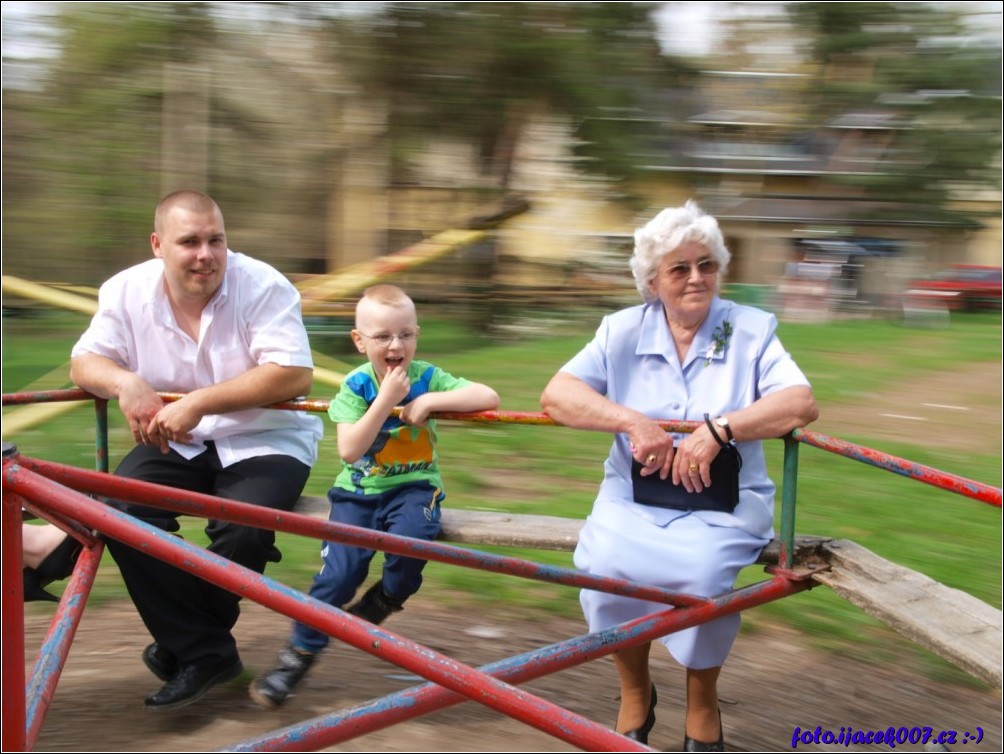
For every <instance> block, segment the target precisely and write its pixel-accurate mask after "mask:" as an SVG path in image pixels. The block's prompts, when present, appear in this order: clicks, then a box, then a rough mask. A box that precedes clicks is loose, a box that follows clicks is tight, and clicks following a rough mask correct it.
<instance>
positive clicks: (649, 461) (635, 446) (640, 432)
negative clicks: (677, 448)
mask: <svg viewBox="0 0 1004 754" xmlns="http://www.w3.org/2000/svg"><path fill="white" fill-rule="evenodd" d="M627 436H628V441H629V442H630V447H631V455H632V456H633V457H634V459H635V460H636V461H637V462H638V463H640V464H641V465H642V470H641V475H642V476H651V475H652V474H656V473H658V474H659V478H660V479H666V478H667V477H669V474H670V471H671V470H672V468H673V457H674V455H675V453H674V450H673V436H672V435H670V434H668V433H667V432H666V430H664V429H663V428H662V427H660V426H659V424H658V423H657V422H654V421H652V420H651V419H646V418H644V417H641V418H640V419H638V420H637V421H636V422H634V423H633V424H632V425H631V426H630V428H629V429H628V432H627Z"/></svg>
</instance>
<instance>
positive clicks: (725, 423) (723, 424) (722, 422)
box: [715, 416, 729, 427]
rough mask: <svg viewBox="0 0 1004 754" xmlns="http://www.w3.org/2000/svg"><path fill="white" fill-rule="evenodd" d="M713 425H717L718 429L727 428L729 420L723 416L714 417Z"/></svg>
mask: <svg viewBox="0 0 1004 754" xmlns="http://www.w3.org/2000/svg"><path fill="white" fill-rule="evenodd" d="M715 424H717V425H718V426H719V427H727V426H729V420H728V419H726V418H725V417H724V416H716V417H715Z"/></svg>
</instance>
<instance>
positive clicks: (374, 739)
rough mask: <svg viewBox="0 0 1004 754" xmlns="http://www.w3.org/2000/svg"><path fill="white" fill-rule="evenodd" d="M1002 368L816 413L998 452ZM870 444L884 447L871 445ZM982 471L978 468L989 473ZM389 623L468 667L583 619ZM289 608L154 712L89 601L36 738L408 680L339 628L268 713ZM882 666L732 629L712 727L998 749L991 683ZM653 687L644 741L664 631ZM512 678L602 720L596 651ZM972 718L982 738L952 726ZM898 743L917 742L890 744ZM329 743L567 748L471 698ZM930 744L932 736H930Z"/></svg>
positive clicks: (497, 617)
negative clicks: (206, 680) (265, 676)
mask: <svg viewBox="0 0 1004 754" xmlns="http://www.w3.org/2000/svg"><path fill="white" fill-rule="evenodd" d="M1000 386H1001V367H1000V364H990V365H987V366H986V367H985V368H983V369H979V370H974V371H971V372H969V373H967V374H964V375H960V374H948V373H945V374H936V375H932V376H928V377H924V378H921V379H917V380H913V381H912V382H911V383H910V384H909V385H902V386H900V388H899V389H897V390H896V391H889V392H888V393H885V394H880V395H879V394H876V395H872V396H866V397H865V398H864V399H859V400H857V401H856V402H855V403H854V405H835V406H826V407H824V409H823V415H822V417H821V419H820V421H819V422H818V423H817V424H816V425H814V426H813V427H812V428H813V429H815V430H817V431H819V432H822V433H824V434H830V435H834V436H837V437H852V436H855V435H861V434H867V435H868V436H870V437H875V438H877V439H879V440H889V441H897V442H898V441H903V442H910V443H914V444H921V445H930V446H931V447H936V446H941V447H945V446H946V445H948V446H950V447H953V448H957V449H958V450H960V451H963V452H981V453H988V452H993V450H994V449H996V450H997V451H998V452H999V451H1000V443H1001V392H1000V391H1001V388H1000ZM878 449H880V450H881V448H878ZM989 481H992V480H989ZM28 612H29V614H28V616H27V617H26V622H27V626H26V646H27V647H28V652H27V654H28V660H27V663H26V670H28V671H30V667H31V663H32V662H33V661H34V651H35V650H36V649H37V647H38V646H39V644H40V643H41V641H42V637H43V635H44V633H45V631H46V630H47V628H48V623H49V619H50V617H51V608H50V607H49V606H45V605H37V604H34V605H31V606H30V609H29V611H28ZM387 628H388V629H389V630H391V631H393V632H395V633H397V634H399V635H401V636H405V637H408V638H410V639H412V640H414V641H416V642H419V643H421V644H424V645H426V646H428V647H430V648H431V649H434V650H436V651H438V652H441V653H443V654H445V655H447V656H449V657H451V658H453V659H455V660H457V661H459V662H462V663H466V664H469V665H471V666H478V665H482V664H485V663H489V662H493V661H496V660H499V659H502V658H505V657H509V656H512V655H515V654H518V653H520V652H525V651H528V650H531V649H536V648H539V647H541V646H545V645H548V644H551V643H553V642H557V641H561V640H563V639H567V638H570V637H573V636H577V635H580V634H582V633H584V631H585V627H584V624H583V623H582V621H580V620H572V619H556V618H547V619H540V620H529V621H528V620H523V619H520V618H517V617H514V616H512V615H510V614H508V613H507V612H506V611H505V610H504V609H502V608H501V607H500V609H498V610H495V611H487V612H484V613H480V614H475V613H471V612H463V611H460V612H450V611H446V610H445V609H443V608H441V607H439V606H438V605H436V604H434V603H432V602H431V601H429V600H423V599H422V598H421V595H419V596H418V597H417V598H416V599H414V600H413V601H412V602H411V603H409V605H408V608H407V609H406V610H405V611H404V612H403V613H401V614H399V615H395V616H394V617H393V618H392V619H391V621H389V622H388V624H387ZM287 631H288V621H287V620H286V619H285V618H284V617H282V616H279V615H276V614H273V613H270V612H269V611H267V610H265V609H264V608H262V607H260V606H258V605H255V604H253V603H245V606H244V614H243V616H242V617H241V620H240V622H239V623H238V626H237V630H236V634H237V637H238V641H239V643H240V647H241V653H242V657H243V659H244V663H245V666H246V668H247V671H246V673H245V675H244V676H243V677H242V678H240V679H238V680H237V681H235V682H233V683H231V684H228V685H225V686H222V687H219V688H216V689H213V690H212V691H211V692H210V693H209V694H208V695H207V696H206V697H205V698H204V699H203V700H201V701H200V702H199V703H198V704H196V705H193V706H192V707H189V708H187V709H184V710H179V711H176V712H173V713H171V712H162V713H150V712H146V711H145V710H144V709H143V706H142V703H143V698H144V696H146V695H147V694H148V693H150V692H152V691H154V690H156V689H157V688H158V686H159V682H158V681H157V679H156V678H154V677H153V676H152V675H151V674H150V673H149V672H148V671H147V670H146V668H145V667H144V666H143V664H142V663H141V661H140V659H139V658H140V652H141V651H142V649H143V647H144V646H145V645H146V644H147V643H148V641H149V638H148V635H147V633H146V630H145V629H144V627H143V625H142V623H141V622H140V621H139V618H138V617H137V615H136V613H135V610H134V609H133V608H132V606H131V605H130V604H115V605H108V606H100V607H95V608H90V609H88V611H87V612H86V613H85V616H84V619H83V621H82V624H81V626H80V630H79V632H78V634H77V637H76V641H75V643H74V647H73V650H72V652H71V654H70V657H69V659H68V661H67V664H66V667H65V669H64V672H63V676H62V678H61V680H60V683H59V686H58V688H57V690H56V693H55V696H54V699H53V701H52V706H51V708H50V710H49V713H48V716H47V719H46V724H45V726H44V728H43V732H42V734H41V737H40V739H39V741H38V745H37V747H36V750H37V751H207V750H215V749H220V748H225V747H229V746H233V745H235V744H237V743H239V742H241V741H245V740H247V739H249V738H251V737H255V736H260V735H263V734H266V733H268V732H270V731H273V730H276V729H278V728H280V727H283V726H287V725H292V724H295V723H298V722H301V721H303V720H306V719H309V718H312V717H315V716H318V715H322V714H328V713H331V712H334V711H338V710H343V709H346V708H348V707H351V706H353V705H356V704H359V703H362V702H366V701H369V700H372V699H376V698H379V697H381V696H384V695H386V694H389V693H391V692H393V691H398V690H401V689H405V688H409V687H411V686H413V685H416V684H418V683H420V682H421V679H419V678H417V677H416V676H412V675H410V674H409V673H408V672H406V671H404V670H401V669H400V668H397V667H395V666H392V665H389V664H387V663H385V662H383V661H381V660H378V659H377V658H375V657H373V656H371V655H369V654H366V653H364V652H360V651H357V650H354V649H352V648H350V647H347V646H345V645H337V644H335V645H333V646H332V649H331V650H330V651H329V652H328V653H327V654H326V655H325V657H324V658H323V659H322V661H321V662H320V663H319V664H318V666H317V667H316V668H315V669H314V671H313V673H312V674H311V676H310V677H309V678H308V681H307V683H306V684H305V687H304V688H303V690H302V692H301V693H300V694H298V695H297V696H296V697H295V698H294V699H292V700H291V701H290V702H289V703H288V704H287V705H286V706H285V707H283V708H282V709H281V710H279V711H277V712H272V713H266V712H264V711H263V710H261V709H259V708H258V707H256V706H255V705H254V704H253V703H252V702H251V701H250V699H249V698H248V696H247V693H246V686H247V683H248V681H249V680H250V679H251V677H252V676H253V674H254V673H255V672H257V671H259V670H261V669H264V668H265V667H267V666H268V665H269V664H270V663H271V662H272V660H273V658H274V656H275V652H276V650H277V649H278V646H279V644H280V643H281V642H282V641H283V639H284V637H285V636H286V634H287ZM888 652H889V660H888V661H887V662H884V663H882V664H881V665H875V664H872V663H867V662H864V661H861V660H858V659H855V658H853V657H847V656H842V655H839V654H834V653H825V652H821V651H817V650H814V649H811V648H810V647H809V644H808V642H807V640H806V638H805V637H803V636H800V635H799V634H797V633H796V632H794V631H791V630H788V629H786V628H783V627H780V626H761V625H760V624H759V623H758V628H757V630H756V631H755V632H751V633H743V634H741V635H740V637H739V639H738V641H737V644H736V647H735V650H734V651H733V653H732V656H731V657H730V659H729V662H728V663H727V664H726V666H725V669H724V671H723V674H722V678H721V682H720V692H721V697H722V702H723V704H722V715H723V720H724V726H725V737H726V741H727V743H728V749H729V750H731V751H787V750H791V748H792V735H793V732H794V730H795V729H796V727H797V728H801V729H803V730H805V729H809V730H815V728H816V726H821V728H822V729H823V730H830V731H833V732H834V733H839V732H840V731H841V729H842V728H847V727H850V728H852V729H854V730H855V731H870V730H886V729H887V728H889V727H890V726H892V727H895V728H899V727H907V728H912V727H919V728H924V727H930V728H931V729H932V730H933V731H934V732H935V733H938V732H940V731H942V730H952V731H956V732H957V740H956V744H955V745H949V746H948V747H947V748H948V749H950V750H955V751H1000V750H1001V746H1002V737H1001V695H1000V693H999V692H995V691H991V690H987V689H985V688H983V687H980V686H979V685H977V684H975V682H974V683H973V684H960V683H958V682H957V681H958V679H954V680H952V681H938V680H932V679H931V678H930V677H929V675H928V674H927V673H925V672H924V668H922V667H921V666H920V664H919V663H920V661H919V659H918V655H917V654H916V653H914V652H912V651H910V647H909V646H908V645H907V644H906V642H905V640H901V639H899V638H898V637H896V636H895V635H892V634H890V638H889V647H888ZM652 656H653V674H654V680H655V682H656V684H657V685H658V687H659V707H658V709H657V710H656V714H657V718H658V721H657V723H656V726H655V729H654V731H653V733H652V737H651V743H652V745H653V746H654V747H655V748H657V749H668V750H676V749H678V747H679V746H680V744H681V743H682V731H683V727H682V726H683V722H682V721H683V688H682V681H683V673H682V671H681V670H680V668H678V667H677V666H676V665H675V663H674V662H673V661H672V660H671V659H670V658H669V656H668V654H667V653H666V652H665V651H664V650H662V649H661V648H657V649H655V650H654V651H653V655H652ZM524 688H525V689H527V690H528V691H531V692H532V693H535V694H538V695H540V696H542V697H544V698H546V699H548V700H550V701H552V702H554V703H556V704H559V705H561V706H563V707H565V708H567V709H569V710H571V711H573V712H576V713H579V714H581V715H584V716H585V717H587V718H589V719H591V720H595V721H597V722H600V723H602V724H610V723H612V721H613V720H614V718H615V716H616V711H617V699H616V695H617V684H616V680H615V674H614V670H613V666H612V663H611V661H610V660H609V659H608V658H607V659H603V660H600V661H598V662H594V663H591V664H588V665H585V666H580V667H577V668H573V669H570V670H566V671H563V672H561V673H557V674H554V675H552V676H549V677H546V678H543V679H540V680H538V681H535V682H532V683H529V684H526V685H525V686H524ZM977 728H981V729H982V740H981V741H980V742H979V743H975V742H974V741H972V740H969V741H966V740H965V738H964V737H965V735H966V734H967V733H968V734H970V735H975V734H976V731H977ZM896 748H897V750H901V751H922V750H925V747H924V746H922V745H920V744H917V745H910V744H906V745H901V746H897V747H896ZM797 749H798V750H807V751H828V750H829V751H833V750H847V751H890V750H891V749H890V748H889V747H888V746H884V745H863V744H862V745H858V744H854V745H851V746H847V747H845V746H839V745H836V744H831V745H824V744H815V743H811V744H805V743H799V744H798V746H797ZM333 750H337V751H574V750H575V748H574V747H572V746H570V745H568V744H566V743H564V742H562V741H559V740H557V739H555V738H552V737H551V736H549V735H547V734H544V733H542V732H540V731H537V730H535V729H533V728H530V727H528V726H526V725H524V724H522V723H518V722H515V721H513V720H511V719H509V718H506V717H504V716H502V715H500V714H498V713H496V712H494V711H493V710H490V709H488V708H487V707H483V706H480V705H478V704H476V703H473V702H468V703H465V704H462V705H458V706H456V707H453V708H451V709H448V710H444V711H441V712H438V713H434V714H431V715H427V716H425V717H422V718H419V719H416V720H413V721H409V722H407V723H403V724H400V725H397V726H395V727H392V728H388V729H386V730H381V731H377V732H374V733H371V734H369V735H366V736H362V737H359V738H355V739H353V740H351V741H347V742H345V743H342V744H339V745H338V746H336V747H335V748H334V749H333ZM926 750H933V751H939V750H945V749H939V748H937V747H930V746H928V747H926Z"/></svg>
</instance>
